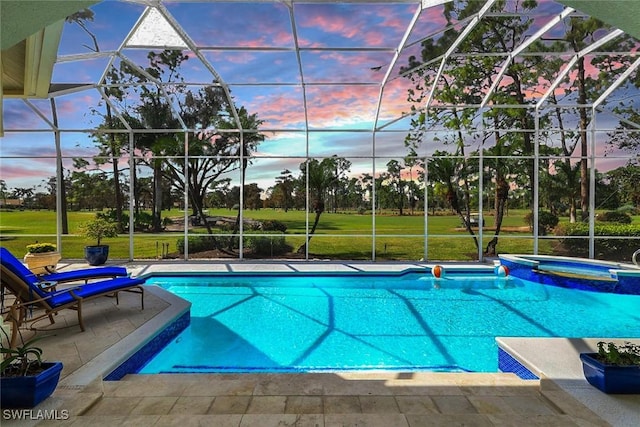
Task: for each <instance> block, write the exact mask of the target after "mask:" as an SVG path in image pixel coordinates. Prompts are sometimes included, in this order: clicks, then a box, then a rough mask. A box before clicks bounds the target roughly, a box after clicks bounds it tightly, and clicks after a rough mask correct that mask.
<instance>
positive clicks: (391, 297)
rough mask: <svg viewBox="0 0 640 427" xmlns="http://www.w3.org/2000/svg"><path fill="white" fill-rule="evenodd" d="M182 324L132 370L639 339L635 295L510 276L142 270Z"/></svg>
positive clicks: (430, 360)
mask: <svg viewBox="0 0 640 427" xmlns="http://www.w3.org/2000/svg"><path fill="white" fill-rule="evenodd" d="M147 283H148V284H155V285H158V286H161V287H163V288H165V289H167V290H169V291H171V292H173V293H175V294H177V295H179V296H180V297H182V298H185V299H187V300H189V301H190V302H191V303H192V308H191V325H190V326H189V327H188V328H187V329H186V330H185V331H183V332H182V333H181V334H180V335H179V336H178V337H177V338H176V339H174V340H173V341H172V342H171V343H169V345H167V346H166V347H165V348H164V349H163V350H162V351H161V352H160V353H159V354H158V355H157V356H156V357H154V358H153V359H152V360H150V361H149V362H148V363H147V364H146V365H145V366H144V367H143V368H142V369H141V370H140V371H139V372H140V373H167V372H171V373H179V372H291V371H293V372H299V371H304V372H308V371H337V370H353V369H379V370H403V371H406V370H433V371H479V372H496V371H497V370H498V360H497V354H498V349H497V345H496V343H495V337H496V336H503V337H507V336H520V337H527V336H531V337H551V336H559V337H611V338H614V337H640V315H639V314H638V307H640V296H638V295H617V294H607V293H597V292H588V291H582V290H573V289H566V288H559V287H552V286H545V285H542V284H539V283H534V282H530V281H526V280H522V279H519V278H515V277H511V276H508V277H506V278H504V277H502V278H500V277H497V276H496V275H495V274H494V273H493V271H491V272H490V273H488V274H479V273H476V272H462V273H458V274H455V273H454V274H452V273H451V272H447V274H446V275H444V276H443V277H441V278H435V277H433V275H432V274H431V273H430V272H427V271H424V270H422V271H408V272H404V273H401V274H393V273H388V274H378V273H377V274H371V273H353V274H352V273H349V274H335V273H333V274H318V273H314V274H303V273H295V274H287V275H283V274H273V273H272V274H238V273H231V274H216V275H208V276H179V277H173V276H164V277H150V278H149V279H148V280H147Z"/></svg>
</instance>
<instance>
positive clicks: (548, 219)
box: [524, 211, 560, 236]
mask: <svg viewBox="0 0 640 427" xmlns="http://www.w3.org/2000/svg"><path fill="white" fill-rule="evenodd" d="M524 221H525V223H526V224H527V225H528V226H529V228H530V229H531V230H533V213H532V212H529V213H528V214H526V215H525V217H524ZM559 221H560V220H559V219H558V217H557V216H556V215H554V214H552V213H551V212H547V211H539V212H538V233H539V234H541V235H543V236H544V235H546V234H547V233H548V232H550V231H551V230H553V229H554V228H555V227H556V226H557V225H558V222H559Z"/></svg>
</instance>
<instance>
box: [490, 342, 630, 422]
mask: <svg viewBox="0 0 640 427" xmlns="http://www.w3.org/2000/svg"><path fill="white" fill-rule="evenodd" d="M599 341H607V342H608V341H611V342H615V343H623V342H625V341H631V342H633V343H636V344H640V338H637V337H635V338H616V339H611V338H534V337H528V338H514V337H496V342H497V343H498V347H499V348H500V349H502V350H504V351H505V352H507V353H508V354H509V355H511V356H512V357H513V358H514V359H516V360H517V361H518V362H520V363H521V364H522V365H523V366H524V367H525V368H526V369H528V370H529V371H531V372H532V373H533V374H535V375H536V376H538V377H539V378H540V387H541V389H548V388H555V387H557V388H560V389H562V390H563V391H565V392H567V393H568V394H570V395H571V396H572V397H573V398H575V399H576V400H578V401H579V402H580V403H582V404H583V405H585V406H586V407H587V408H589V409H591V410H592V411H593V412H595V413H596V414H598V415H599V416H600V417H601V418H602V419H604V420H605V421H607V422H609V423H610V424H611V425H613V426H633V425H637V421H638V419H640V395H637V394H636V395H621V394H618V395H614V394H605V393H603V392H601V391H600V390H598V389H596V388H595V387H593V386H592V385H590V384H589V383H588V382H587V380H586V379H585V377H584V374H583V372H582V362H581V361H580V353H589V352H594V351H597V344H598V342H599ZM547 382H551V384H547Z"/></svg>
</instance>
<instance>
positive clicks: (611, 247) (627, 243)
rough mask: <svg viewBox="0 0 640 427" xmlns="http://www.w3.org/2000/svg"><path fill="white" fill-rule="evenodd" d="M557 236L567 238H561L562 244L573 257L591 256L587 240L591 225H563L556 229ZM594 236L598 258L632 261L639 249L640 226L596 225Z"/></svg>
mask: <svg viewBox="0 0 640 427" xmlns="http://www.w3.org/2000/svg"><path fill="white" fill-rule="evenodd" d="M556 235H557V236H566V237H567V238H564V239H563V238H561V239H560V243H561V244H562V246H563V248H564V249H565V250H567V251H569V253H570V254H571V255H572V256H588V255H589V241H588V239H587V238H588V237H589V224H587V223H584V222H577V223H575V224H561V225H560V226H558V227H557V228H556ZM594 236H595V238H596V243H595V250H596V253H595V256H596V258H600V259H610V260H615V261H624V260H627V261H630V260H631V257H632V256H633V253H634V252H635V251H636V250H637V249H638V239H640V225H631V224H619V223H596V224H595V227H594ZM600 237H602V238H600ZM615 237H620V238H615Z"/></svg>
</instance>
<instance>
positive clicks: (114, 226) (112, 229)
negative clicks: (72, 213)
mask: <svg viewBox="0 0 640 427" xmlns="http://www.w3.org/2000/svg"><path fill="white" fill-rule="evenodd" d="M79 232H80V234H81V235H83V236H84V237H85V238H86V239H87V240H94V241H95V242H96V243H95V244H96V245H97V246H100V245H101V243H102V239H105V238H107V237H117V236H118V223H117V222H112V221H109V220H107V219H104V218H101V217H99V216H97V215H96V218H95V219H93V220H91V221H88V222H85V223H84V224H81V225H80V227H79Z"/></svg>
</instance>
